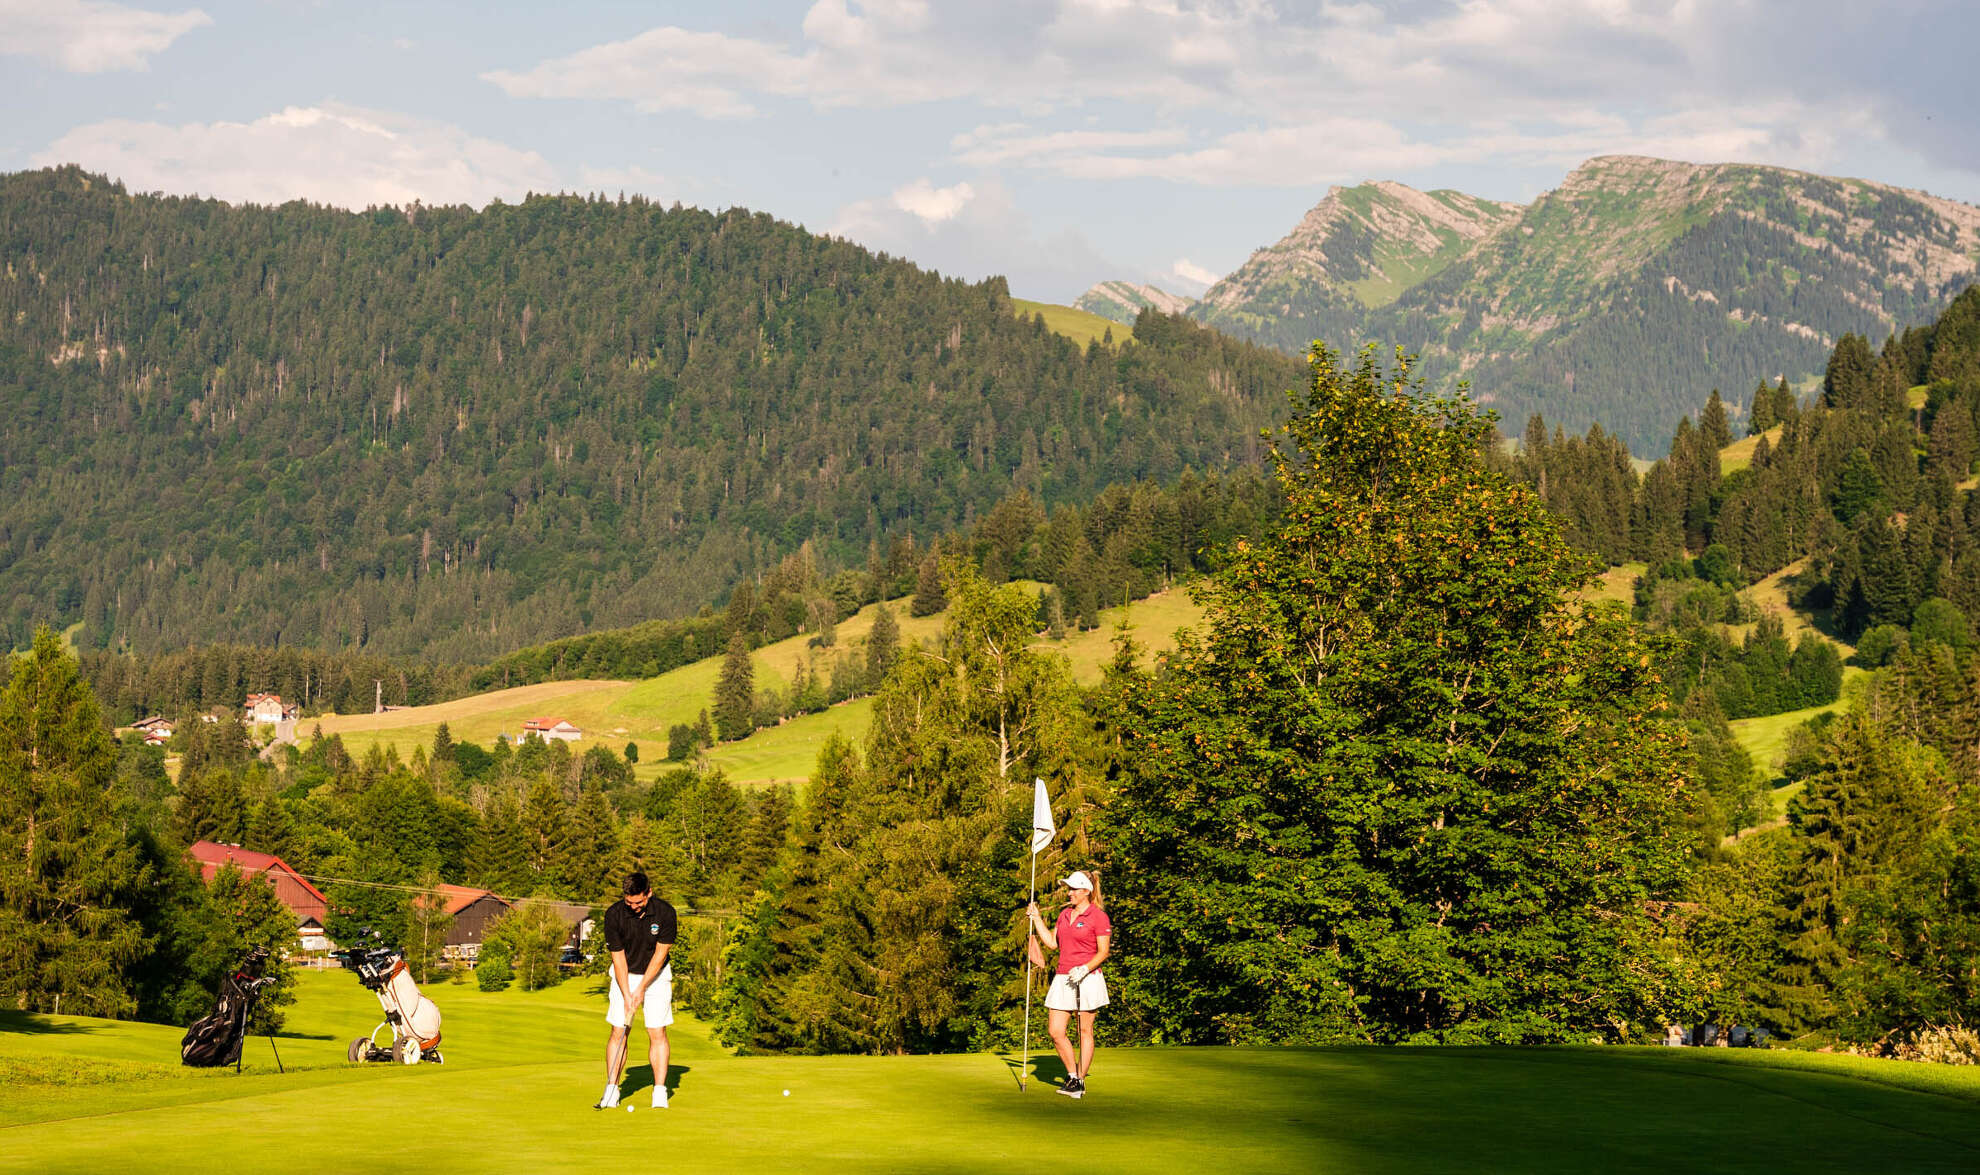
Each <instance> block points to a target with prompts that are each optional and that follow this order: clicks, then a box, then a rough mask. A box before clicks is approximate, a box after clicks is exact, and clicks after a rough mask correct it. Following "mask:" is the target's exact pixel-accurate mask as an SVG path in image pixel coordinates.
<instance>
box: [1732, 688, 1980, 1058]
mask: <svg viewBox="0 0 1980 1175" xmlns="http://www.w3.org/2000/svg"><path fill="white" fill-rule="evenodd" d="M1818 755H1819V757H1818V762H1817V765H1816V768H1815V771H1814V774H1812V775H1811V776H1810V777H1809V778H1808V780H1807V786H1806V787H1805V788H1804V789H1803V791H1802V793H1801V794H1800V795H1799V796H1797V797H1796V798H1795V800H1794V802H1793V803H1792V804H1791V805H1790V807H1789V809H1788V824H1789V827H1790V828H1791V829H1792V830H1793V832H1794V837H1795V844H1796V848H1797V852H1796V857H1795V860H1794V861H1793V863H1792V864H1791V866H1790V867H1789V869H1788V872H1787V875H1786V877H1785V879H1784V881H1783V886H1782V891H1781V892H1782V901H1781V905H1780V908H1779V910H1778V913H1777V918H1776V926H1777V930H1776V933H1777V934H1778V935H1779V937H1780V941H1781V942H1782V944H1783V950H1784V957H1783V960H1782V962H1781V965H1780V967H1779V969H1778V971H1777V972H1776V974H1775V977H1774V981H1773V983H1772V985H1771V990H1770V991H1769V993H1768V999H1767V1004H1768V1018H1769V1020H1770V1021H1771V1022H1772V1024H1773V1025H1774V1026H1775V1027H1776V1028H1779V1029H1781V1030H1783V1031H1786V1032H1790V1033H1796V1034H1799V1033H1802V1032H1806V1031H1809V1030H1811V1029H1817V1028H1823V1027H1827V1026H1830V1025H1832V1024H1833V1023H1834V1022H1835V1019H1836V1016H1837V1014H1838V1009H1837V1006H1836V1003H1835V996H1834V990H1835V985H1836V982H1837V980H1838V978H1839V977H1840V976H1841V974H1842V972H1843V970H1844V969H1845V968H1846V967H1847V966H1848V965H1849V962H1850V956H1849V952H1848V949H1847V946H1846V943H1845V941H1844V934H1843V929H1844V922H1845V912H1846V909H1847V905H1848V902H1849V900H1850V899H1851V898H1852V896H1853V895H1854V893H1855V892H1856V891H1857V890H1858V889H1859V888H1860V887H1863V886H1865V885H1867V884H1869V883H1871V882H1872V881H1873V880H1874V879H1875V878H1876V877H1877V876H1878V875H1879V874H1881V873H1883V872H1884V871H1885V870H1887V869H1889V868H1891V867H1893V866H1896V865H1898V864H1900V863H1901V862H1902V860H1903V859H1904V858H1905V857H1906V856H1908V855H1909V854H1910V853H1911V852H1912V851H1913V850H1914V849H1915V848H1916V847H1917V846H1918V845H1919V844H1920V843H1921V842H1922V841H1923V839H1924V837H1925V834H1926V833H1927V832H1928V831H1929V830H1930V829H1931V827H1932V826H1933V824H1934V822H1935V821H1934V816H1935V814H1936V812H1937V810H1938V809H1939V807H1940V805H1941V804H1942V803H1943V801H1944V797H1945V796H1946V795H1947V794H1948V792H1949V790H1950V789H1949V788H1947V786H1946V784H1945V781H1944V780H1943V779H1941V778H1940V777H1939V775H1938V772H1937V770H1936V768H1935V765H1934V764H1933V763H1932V761H1931V758H1930V757H1929V756H1928V755H1924V754H1921V753H1920V752H1919V749H1918V748H1917V747H1916V745H1915V744H1909V743H1907V742H1905V741H1904V740H1902V739H1894V738H1892V737H1891V736H1890V735H1889V734H1888V733H1887V732H1885V731H1883V730H1880V729H1878V728H1877V727H1876V726H1875V725H1874V724H1873V723H1871V722H1870V721H1868V720H1867V719H1865V718H1864V717H1863V716H1862V715H1855V714H1852V715H1849V716H1846V717H1844V718H1843V719H1841V720H1839V721H1837V722H1835V723H1833V724H1832V725H1831V727H1830V728H1829V730H1828V731H1827V732H1826V734H1825V736H1824V738H1823V740H1822V744H1821V747H1820V750H1819V752H1818Z"/></svg>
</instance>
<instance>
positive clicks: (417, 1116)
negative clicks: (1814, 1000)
mask: <svg viewBox="0 0 1980 1175" xmlns="http://www.w3.org/2000/svg"><path fill="white" fill-rule="evenodd" d="M595 985H596V981H595V980H583V979H578V980H572V981H570V982H568V983H566V984H564V985H563V986H561V987H558V988H554V989H551V990H549V991H544V992H535V993H529V994H524V993H520V992H516V991H508V992H502V993H497V994H484V993H482V992H479V991H476V990H474V989H473V988H472V987H471V986H454V985H450V984H445V983H436V984H433V985H430V986H429V989H428V990H429V994H431V995H432V996H433V998H434V999H435V1000H436V1001H437V1002H438V1003H439V1004H440V1006H441V1008H442V1010H443V1011H444V1013H445V1014H446V1018H447V1019H446V1028H445V1033H446V1038H447V1039H446V1043H445V1045H444V1046H443V1051H444V1052H445V1053H446V1056H447V1063H446V1064H445V1065H440V1066H435V1065H421V1066H418V1067H415V1068H405V1067H393V1066H378V1067H358V1066H347V1065H345V1064H344V1063H343V1059H342V1058H343V1049H344V1046H345V1044H346V1043H347V1041H348V1039H349V1037H350V1036H352V1035H354V1034H356V1033H358V1032H362V1031H365V1030H367V1029H368V1028H369V1027H370V1026H371V1023H372V1022H373V1019H374V1017H375V1016H376V1005H375V1004H372V1003H370V997H369V996H368V995H366V994H365V993H364V992H363V990H362V989H360V988H359V987H358V985H357V982H356V980H355V979H353V978H352V977H350V976H349V975H347V974H344V973H341V972H330V973H322V974H310V975H306V976H305V977H304V981H303V983H302V984H301V989H300V994H301V1000H300V1002H299V1003H298V1005H297V1006H296V1007H295V1008H294V1009H293V1010H292V1013H291V1017H292V1020H293V1021H294V1024H295V1028H296V1031H297V1032H299V1033H305V1034H310V1035H308V1036H287V1037H283V1038H282V1039H281V1042H280V1043H281V1046H282V1057H283V1060H284V1061H285V1062H287V1063H288V1064H289V1065H290V1066H291V1068H290V1071H289V1072H288V1073H287V1074H277V1073H276V1072H275V1071H274V1068H273V1066H272V1065H271V1064H269V1063H268V1058H269V1051H268V1045H267V1042H266V1041H263V1040H255V1041H252V1042H250V1044H249V1047H248V1050H247V1057H248V1058H249V1066H248V1069H247V1071H246V1072H244V1073H242V1074H241V1075H239V1076H236V1075H235V1074H234V1073H232V1072H231V1071H222V1072H218V1073H204V1074H197V1075H194V1074H189V1073H187V1072H186V1071H184V1070H181V1069H179V1068H178V1067H177V1065H176V1064H175V1063H174V1062H175V1061H176V1059H177V1042H178V1036H179V1032H178V1030H177V1029H174V1028H165V1027H160V1026H154V1025H139V1024H123V1023H114V1022H110V1021H101V1020H81V1019H76V1018H72V1017H61V1018H55V1017H41V1016H21V1015H18V1014H13V1013H8V1014H5V1015H4V1016H0V1065H6V1066H10V1067H9V1068H7V1069H5V1070H4V1072H5V1073H6V1074H7V1075H8V1079H7V1080H6V1081H5V1082H4V1083H0V1172H15V1171H19V1172H45V1173H50V1175H56V1173H68V1172H98V1171H109V1170H115V1171H134V1172H146V1171H192V1170H199V1171H209V1170H211V1171H229V1170H243V1169H246V1170H263V1169H266V1170H282V1171H297V1172H316V1171H335V1172H350V1171H353V1170H356V1171H364V1172H367V1173H369V1172H399V1171H417V1172H430V1171H435V1170H448V1171H504V1172H509V1171H531V1172H535V1171H573V1170H583V1171H597V1170H616V1169H622V1168H629V1169H642V1168H644V1167H648V1166H657V1167H661V1168H664V1169H667V1170H677V1171H691V1172H703V1171H715V1172H729V1171H738V1172H741V1171H747V1172H752V1173H759V1172H764V1171H796V1172H808V1171H819V1172H832V1173H834V1175H843V1173H845V1172H852V1171H870V1170H889V1171H942V1172H956V1173H967V1172H984V1173H991V1172H995V1173H999V1175H1003V1173H1007V1172H1010V1171H1014V1170H1018V1169H1025V1168H1037V1167H1039V1166H1041V1165H1046V1164H1048V1163H1051V1162H1053V1161H1054V1160H1060V1161H1061V1165H1063V1160H1064V1158H1065V1156H1067V1155H1068V1154H1077V1155H1079V1156H1080V1159H1079V1163H1078V1165H1084V1166H1088V1167H1096V1168H1099V1169H1103V1170H1109V1171H1161V1172H1170V1171H1192V1170H1216V1171H1243V1172H1253V1171H1261V1172H1274V1171H1286V1172H1364V1171H1365V1172H1445V1171H1535V1172H1585V1171H1660V1172H1661V1171H1756V1172H1757V1171H1768V1172H1772V1171H1807V1170H1824V1171H1878V1172H1896V1171H1905V1172H1913V1171H1919V1172H1925V1171H1947V1172H1951V1171H1971V1170H1973V1169H1974V1167H1975V1165H1976V1163H1980V1073H1976V1072H1974V1071H1973V1070H1969V1069H1952V1068H1944V1067H1932V1066H1923V1065H1913V1064H1906V1063H1904V1062H1897V1061H1869V1060H1862V1059H1858V1058H1849V1057H1833V1056H1818V1055H1813V1054H1790V1053H1780V1052H1749V1051H1744V1050H1741V1051H1738V1052H1734V1051H1731V1050H1710V1049H1684V1050H1677V1049H1593V1048H1580V1049H1304V1048H1286V1049H1266V1048H1259V1049H1241V1048H1201V1049H1188V1048H1148V1049H1114V1050H1107V1051H1104V1052H1102V1054H1101V1056H1100V1058H1099V1060H1098V1062H1097V1063H1096V1065H1095V1067H1094V1073H1093V1078H1092V1082H1091V1087H1092V1092H1091V1093H1090V1094H1089V1095H1088V1097H1087V1098H1086V1099H1085V1100H1084V1101H1081V1102H1072V1101H1069V1100H1067V1099H1065V1098H1061V1097H1057V1096H1055V1095H1054V1094H1053V1092H1052V1090H1051V1087H1050V1085H1049V1084H1048V1083H1047V1079H1049V1078H1050V1077H1053V1076H1056V1074H1057V1068H1058V1067H1057V1063H1056V1062H1055V1061H1050V1060H1041V1059H1040V1058H1039V1057H1037V1056H1034V1057H1033V1068H1032V1078H1033V1080H1032V1082H1031V1085H1030V1087H1029V1089H1027V1090H1026V1091H1025V1092H1023V1093H1020V1092H1018V1089H1017V1084H1016V1074H1017V1067H1016V1058H1015V1057H1003V1056H996V1055H988V1054H974V1055H961V1056H940V1057H748V1058H739V1057H733V1056H729V1055H727V1053H726V1052H725V1051H724V1050H722V1049H721V1048H719V1047H718V1046H716V1045H715V1044H713V1043H712V1042H711V1041H710V1039H709V1037H708V1034H707V1032H706V1030H705V1029H704V1028H703V1027H702V1026H700V1025H699V1024H697V1023H695V1022H693V1021H692V1020H689V1019H686V1018H683V1019H682V1020H681V1021H679V1022H677V1024H676V1026H675V1028H674V1030H673V1033H672V1035H673V1040H674V1058H673V1066H672V1070H673V1075H672V1082H671V1084H672V1085H673V1087H674V1094H673V1106H672V1108H671V1109H668V1110H665V1111H655V1110H652V1109H647V1108H640V1109H638V1110H636V1111H635V1112H633V1113H630V1114H628V1113H625V1112H624V1111H618V1112H598V1111H594V1110H592V1109H590V1108H589V1105H590V1103H591V1102H592V1101H593V1100H595V1099H596V1098H597V1096H598V1090H599V1086H600V1084H601V1083H602V1076H601V1073H602V1068H603V1066H602V1064H601V1054H602V1052H603V1043H604V1032H603V1025H602V1023H601V1022H600V1021H601V1018H602V1017H601V1011H602V1006H603V999H602V997H601V996H599V995H597V994H596V992H595ZM637 1060H638V1061H639V1063H638V1064H637V1065H635V1066H634V1067H632V1069H631V1070H630V1071H629V1080H628V1082H627V1086H628V1087H629V1090H630V1095H631V1096H630V1097H629V1099H628V1100H630V1101H631V1102H632V1103H633V1104H634V1105H637V1106H641V1107H644V1104H645V1101H646V1097H647V1094H646V1087H647V1086H648V1085H649V1084H650V1081H651V1074H650V1071H649V1069H648V1067H647V1066H646V1065H645V1063H644V1061H645V1058H644V1057H643V1056H638V1057H637ZM48 1065H55V1066H58V1067H63V1066H65V1067H67V1069H68V1070H70V1071H71V1072H72V1073H74V1074H78V1075H85V1076H87V1075H91V1074H93V1075H95V1076H98V1077H106V1078H107V1077H115V1078H116V1079H115V1080H104V1081H100V1082H96V1083H93V1084H81V1085H78V1084H61V1083H57V1082H54V1081H49V1080H44V1079H42V1078H41V1077H39V1076H34V1075H33V1074H31V1073H30V1069H29V1067H30V1066H44V1067H45V1066H48ZM42 1071H43V1070H42V1069H40V1068H36V1069H34V1070H33V1073H40V1072H42ZM24 1074H25V1075H27V1076H26V1077H23V1075H24ZM787 1090H788V1091H789V1096H785V1091H787Z"/></svg>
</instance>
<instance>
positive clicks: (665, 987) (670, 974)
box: [605, 963, 674, 1028]
mask: <svg viewBox="0 0 1980 1175" xmlns="http://www.w3.org/2000/svg"><path fill="white" fill-rule="evenodd" d="M632 978H633V979H634V980H637V979H638V978H639V976H637V975H635V976H633V977H632ZM605 990H606V991H608V992H610V993H611V1004H610V1006H609V1007H607V1008H606V1009H605V1022H606V1023H607V1024H610V1025H611V1026H612V1027H614V1028H631V1027H632V1015H631V1014H630V1013H629V1012H628V1011H627V1010H626V997H625V996H623V995H621V994H619V985H618V984H617V983H615V982H613V980H612V977H611V976H610V975H609V974H608V975H607V976H606V977H605ZM639 1012H640V1019H642V1020H645V1021H646V1026H647V1027H648V1028H665V1027H666V1026H667V1025H669V1024H672V1023H673V1022H674V965H673V964H672V963H669V964H667V965H666V966H665V967H662V968H660V974H658V975H655V976H654V977H653V982H652V983H649V984H647V985H646V990H645V991H643V992H640V993H639Z"/></svg>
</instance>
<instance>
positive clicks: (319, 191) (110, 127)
mask: <svg viewBox="0 0 1980 1175" xmlns="http://www.w3.org/2000/svg"><path fill="white" fill-rule="evenodd" d="M34 162H35V163H36V164H37V165H40V166H48V165H55V164H62V163H79V164H81V165H83V166H84V167H86V168H89V169H90V170H92V171H101V172H104V173H105V174H108V175H110V176H112V177H114V178H117V179H121V180H123V181H124V182H125V184H126V185H128V186H129V187H130V188H132V189H133V190H136V191H153V190H159V191H168V192H198V193H201V194H203V195H210V196H217V197H219V198H221V199H224V200H232V201H238V202H251V203H259V204H277V203H282V202H284V201H287V200H296V199H306V200H313V201H316V202H318V203H323V204H332V205H336V206H339V207H343V208H364V207H367V206H370V205H374V204H408V203H411V202H413V201H416V200H417V201H420V202H423V203H427V204H477V205H478V204H483V203H486V202H487V201H488V200H490V199H492V198H495V197H498V196H499V197H505V198H514V197H519V196H522V195H524V194H525V193H527V192H530V191H549V190H554V189H555V188H557V187H558V178H557V175H556V173H555V171H554V170H553V169H552V168H551V166H550V165H549V164H548V163H547V162H545V161H544V159H543V157H542V156H541V155H538V154H537V153H536V152H534V151H518V150H516V149H515V148H513V147H509V146H506V145H504V144H502V143H497V142H494V141H492V140H489V139H482V138H476V137H475V136H473V135H470V134H468V133H466V132H465V131H463V130H461V129H460V128H458V127H454V126H448V125H446V124H443V123H436V122H428V121H424V120H420V119H415V118H410V117H408V116H405V115H401V114H393V113H390V112H386V111H377V110H365V109H362V108H359V107H355V106H346V105H342V104H340V103H324V104H322V105H319V106H291V107H288V108H286V109H283V110H280V111H278V112H276V113H274V114H270V115H267V116H265V117H263V118H258V119H256V120H255V121H253V122H245V123H242V122H211V123H186V124H183V125H179V126H167V125H164V124H162V123H156V122H136V121H130V120H126V119H112V120H110V121H107V122H98V123H91V124H89V125H87V126H82V127H78V128H76V129H75V130H73V131H70V132H69V133H68V134H66V135H64V136H62V137H61V138H60V139H57V140H56V141H55V142H54V143H51V144H50V145H49V146H48V148H47V149H46V150H44V151H41V152H40V153H38V154H37V155H36V156H35V159H34Z"/></svg>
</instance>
